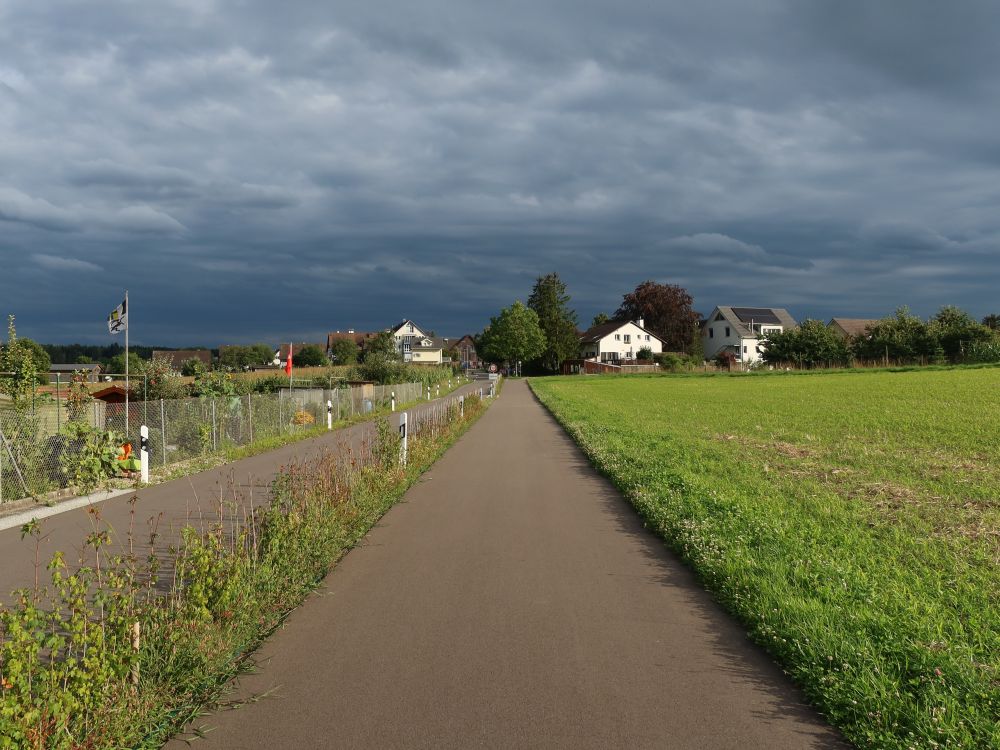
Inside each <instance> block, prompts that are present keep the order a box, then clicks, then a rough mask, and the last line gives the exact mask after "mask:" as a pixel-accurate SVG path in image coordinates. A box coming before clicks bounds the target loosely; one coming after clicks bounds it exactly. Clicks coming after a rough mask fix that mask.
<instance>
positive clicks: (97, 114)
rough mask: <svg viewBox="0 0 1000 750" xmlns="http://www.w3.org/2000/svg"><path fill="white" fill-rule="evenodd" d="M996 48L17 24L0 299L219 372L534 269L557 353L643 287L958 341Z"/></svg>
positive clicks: (847, 6) (897, 7)
mask: <svg viewBox="0 0 1000 750" xmlns="http://www.w3.org/2000/svg"><path fill="white" fill-rule="evenodd" d="M997 28H1000V7H998V6H997V5H996V4H995V3H992V2H986V1H983V2H975V1H973V0H960V2H957V3H950V4H940V3H934V2H931V1H930V0H916V1H915V2H914V1H909V0H907V1H906V2H904V1H903V0H894V1H887V2H881V3H876V4H872V3H866V2H862V1H861V0H849V1H848V2H834V0H824V1H823V2H818V3H798V2H792V0H765V1H764V2H758V3H753V4H749V5H748V4H746V3H743V2H737V1H736V0H727V1H725V2H720V3H715V4H712V5H711V6H707V7H704V8H702V7H700V6H699V7H698V8H695V7H694V6H693V5H691V4H682V3H676V4H666V3H660V4H649V3H639V2H631V1H626V2H622V3H616V4H615V5H614V6H613V7H612V6H610V5H608V4H607V3H599V2H596V1H595V0H574V1H573V2H570V0H549V1H548V2H545V3H537V2H530V3H529V2H526V1H524V0H522V1H519V2H513V3H507V4H503V5H494V6H483V5H481V4H480V5H476V4H468V3H458V2H455V0H430V2H428V3H422V4H420V5H419V6H415V5H413V4H407V3H402V2H395V0H390V2H389V3H388V4H386V3H382V4H379V5H377V6H373V5H372V4H371V3H363V2H360V1H359V0H352V1H349V2H345V3H337V4H336V5H335V6H334V5H329V4H321V3H315V2H305V1H302V2H290V3H281V4H274V3H264V2H250V3H246V2H239V3H237V2H235V0H213V2H191V1H190V0H178V1H176V2H164V3H159V4H157V5H156V7H155V8H154V7H153V6H148V7H147V6H144V5H142V4H135V3H127V2H124V0H113V1H112V2H107V3H101V4H99V5H97V6H94V5H89V6H82V5H80V4H78V3H71V2H69V0H61V1H57V2H52V3H31V2H28V1H27V0H14V1H13V2H8V3H5V4H3V5H2V6H0V134H2V136H3V137H2V138H0V164H3V170H2V171H0V259H3V260H4V261H5V265H4V268H5V272H4V273H3V274H0V299H2V300H4V301H5V302H6V303H7V305H6V307H7V308H8V309H9V310H10V311H11V312H15V313H17V314H18V316H19V320H20V322H21V325H22V326H23V327H24V328H25V330H26V333H27V335H35V336H36V337H38V338H42V339H44V340H50V341H66V340H69V339H77V338H78V339H81V340H103V337H104V332H103V330H102V327H103V323H102V321H103V319H104V316H105V315H106V313H107V310H106V309H105V308H108V306H109V305H113V304H115V300H116V299H117V297H118V295H119V294H120V290H121V288H122V287H125V286H128V288H129V289H130V297H131V299H133V304H134V307H135V313H136V315H135V332H136V336H137V337H138V338H137V340H140V341H149V342H159V343H163V344H171V343H176V344H184V343H192V344H194V343H206V344H212V345H218V344H219V343H222V342H224V341H227V340H233V341H237V340H244V341H245V340H256V339H259V338H265V339H267V338H275V340H277V339H285V338H289V337H292V338H297V337H309V336H316V335H319V334H321V333H322V332H323V331H324V330H326V329H327V328H330V329H336V328H341V329H343V328H346V327H355V328H368V327H376V326H383V325H387V324H388V323H390V322H392V320H394V319H397V318H400V317H404V316H405V317H414V318H416V319H418V320H419V321H421V323H422V324H423V325H426V326H428V327H432V328H435V329H436V330H438V331H439V332H443V333H453V334H460V333H464V332H466V331H468V330H473V329H477V328H479V327H481V326H482V324H483V323H484V322H485V321H486V320H487V319H488V317H489V315H490V314H493V313H495V311H496V309H497V308H498V307H499V306H500V305H503V304H507V303H509V302H510V300H511V299H513V298H514V297H521V298H524V297H526V296H527V294H528V292H529V290H530V286H531V283H532V281H533V279H534V277H535V276H537V275H539V274H542V273H547V272H549V271H551V270H556V271H558V272H559V273H560V274H561V275H562V276H563V277H564V278H565V279H566V280H567V281H568V282H569V284H570V291H571V293H572V294H573V297H574V301H575V303H576V304H577V306H578V307H579V310H580V315H581V318H582V319H584V320H587V319H589V318H590V316H591V315H593V313H594V312H596V311H598V310H606V311H610V310H613V309H614V308H615V307H616V306H617V304H618V302H619V301H620V299H621V295H622V294H623V293H625V292H627V291H628V290H629V289H631V288H633V287H634V286H635V285H636V284H637V283H638V282H640V281H642V280H644V279H647V278H653V279H658V280H662V281H670V282H672V283H682V284H684V285H685V286H687V287H688V288H689V289H690V290H691V291H692V293H693V294H694V296H695V299H696V304H697V306H698V307H699V308H701V309H703V310H706V311H707V310H710V309H711V308H712V307H713V306H714V305H716V304H725V303H727V302H728V303H735V304H781V305H785V306H789V307H790V308H792V311H793V312H794V313H795V314H797V315H799V316H802V317H804V316H806V315H814V316H817V317H826V316H829V315H833V314H840V315H858V316H867V315H878V314H884V313H886V312H889V311H891V309H892V308H894V307H895V306H896V305H899V304H904V303H905V304H909V305H910V306H911V307H912V308H914V309H915V310H917V311H919V312H922V313H925V314H926V313H930V312H932V311H933V310H934V309H935V308H936V307H938V306H940V305H942V304H948V303H957V304H961V305H963V306H965V307H967V308H968V309H969V310H970V311H972V312H973V313H974V314H977V315H982V314H985V313H987V312H992V311H995V309H994V307H995V302H994V300H995V298H996V297H995V291H994V290H995V288H996V284H997V282H998V281H1000V263H998V262H997V250H998V249H1000V217H998V215H997V213H996V210H995V209H996V205H997V204H998V202H1000V179H998V177H1000V174H998V171H1000V136H998V135H997V134H996V133H995V132H994V131H995V130H996V129H995V128H992V127H990V125H991V124H992V123H993V122H996V121H998V119H1000V117H998V116H1000V96H998V94H1000V73H998V72H997V71H1000V44H997V41H998V40H997V32H996V29H997ZM43 258H48V259H50V260H40V259H43ZM74 261H76V262H78V263H79V264H82V265H77V266H75V268H74V266H73V265H72V263H73V262H74ZM60 262H63V263H62V265H61V266H60ZM90 266H95V267H99V268H101V269H103V271H104V273H101V274H98V273H94V272H90V273H85V274H82V275H81V276H80V278H79V283H75V284H72V285H70V286H69V287H67V284H66V283H65V282H66V278H65V271H70V272H72V271H74V270H75V271H79V272H82V271H85V270H91V271H92V270H93V269H90ZM74 278H75V277H74ZM84 282H85V283H84ZM87 316H90V317H91V318H93V321H94V322H93V324H92V325H88V324H87V323H85V322H79V323H77V322H75V321H79V320H81V319H85V318H87ZM67 321H72V322H67Z"/></svg>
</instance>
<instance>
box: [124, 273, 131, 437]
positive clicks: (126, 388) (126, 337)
mask: <svg viewBox="0 0 1000 750" xmlns="http://www.w3.org/2000/svg"><path fill="white" fill-rule="evenodd" d="M130 312H131V310H129V309H128V289H126V290H125V442H126V443H127V442H128V427H129V424H128V422H129V419H128V315H129V313H130Z"/></svg>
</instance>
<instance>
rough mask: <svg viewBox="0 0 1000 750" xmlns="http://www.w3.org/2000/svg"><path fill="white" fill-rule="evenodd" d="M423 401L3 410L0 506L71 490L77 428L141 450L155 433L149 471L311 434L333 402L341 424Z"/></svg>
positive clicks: (287, 392) (414, 388) (245, 401)
mask: <svg viewBox="0 0 1000 750" xmlns="http://www.w3.org/2000/svg"><path fill="white" fill-rule="evenodd" d="M393 394H395V398H396V402H397V404H403V403H406V402H409V401H415V400H418V399H420V398H423V397H424V396H425V395H426V392H425V391H424V389H423V386H422V385H421V384H420V383H402V384H397V385H386V386H380V385H372V384H364V385H359V386H352V387H345V388H334V389H327V388H301V389H300V388H295V389H283V390H280V391H278V392H277V393H267V394H248V395H244V396H230V397H225V396H219V397H215V398H210V397H201V398H185V399H164V400H158V401H132V402H130V403H129V404H128V410H127V411H126V408H125V404H124V403H106V402H104V401H99V400H94V401H91V402H89V403H87V404H85V405H83V406H80V407H77V408H76V409H75V410H74V409H73V408H72V407H71V406H70V405H69V404H67V403H65V402H61V401H59V400H54V401H53V400H49V401H40V402H34V403H32V404H31V406H30V407H29V408H27V409H21V410H14V409H12V408H9V406H8V405H6V404H4V403H3V402H0V503H5V502H10V501H13V500H18V499H22V498H25V497H38V496H40V495H44V494H46V493H48V492H51V491H53V490H58V489H62V488H65V487H66V486H67V485H68V484H69V483H70V477H68V476H67V474H66V472H65V471H64V468H65V466H66V465H68V464H69V463H71V460H70V459H72V455H69V454H71V453H72V452H73V451H80V450H81V446H80V441H79V440H75V441H74V440H71V439H69V438H68V437H67V436H66V435H65V434H64V433H65V428H66V425H67V424H68V423H69V422H72V421H74V420H75V421H78V422H84V423H86V424H88V425H90V426H91V427H95V428H97V429H98V430H101V431H106V430H114V431H116V432H118V433H120V434H122V435H124V436H125V441H126V442H129V443H131V444H132V446H133V447H134V448H135V449H136V450H138V447H139V430H140V428H141V426H142V425H146V427H148V428H149V451H150V466H151V467H154V468H155V467H158V466H167V465H169V464H173V463H177V462H179V461H185V460H188V459H192V458H196V457H198V456H205V455H210V454H213V453H218V452H220V451H223V450H225V449H227V448H233V447H239V446H245V445H250V444H253V443H256V442H259V441H261V440H266V439H268V438H273V437H276V436H280V435H289V434H293V433H295V432H303V431H308V430H310V429H312V428H314V427H317V426H321V425H324V424H325V423H326V414H327V402H328V401H329V402H330V404H331V408H332V413H333V418H334V419H335V420H340V419H344V418H350V417H353V416H356V415H363V414H367V413H371V412H373V411H375V410H376V409H380V408H387V407H389V404H390V401H391V399H392V397H393Z"/></svg>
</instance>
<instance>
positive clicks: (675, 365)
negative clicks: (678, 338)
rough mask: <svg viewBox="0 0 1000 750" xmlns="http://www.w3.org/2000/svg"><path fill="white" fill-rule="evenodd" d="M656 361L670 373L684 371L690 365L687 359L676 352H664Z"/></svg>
mask: <svg viewBox="0 0 1000 750" xmlns="http://www.w3.org/2000/svg"><path fill="white" fill-rule="evenodd" d="M655 360H656V363H657V364H658V365H659V366H660V368H661V369H664V370H669V371H670V372H677V371H678V370H682V369H684V367H685V365H687V363H688V359H687V357H683V356H681V355H680V354H675V353H674V352H663V353H662V354H658V355H656V357H655Z"/></svg>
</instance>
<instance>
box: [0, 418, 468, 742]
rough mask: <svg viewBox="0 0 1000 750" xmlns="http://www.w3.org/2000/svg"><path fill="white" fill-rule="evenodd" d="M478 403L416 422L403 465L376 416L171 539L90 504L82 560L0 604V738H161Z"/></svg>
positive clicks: (57, 563) (203, 512)
mask: <svg viewBox="0 0 1000 750" xmlns="http://www.w3.org/2000/svg"><path fill="white" fill-rule="evenodd" d="M483 408H484V405H483V404H482V403H481V402H480V401H479V400H478V399H476V398H466V399H465V409H464V416H462V415H460V414H459V411H458V407H457V406H456V405H454V404H452V405H448V406H441V407H439V408H438V409H437V410H436V411H435V412H434V414H433V415H432V416H430V417H424V418H423V419H421V420H419V421H417V422H416V423H415V425H414V430H413V432H411V436H410V440H409V450H408V457H409V462H408V465H407V466H406V467H403V466H401V465H400V463H399V438H398V436H397V435H396V433H395V431H394V430H391V429H390V427H389V425H388V423H387V422H385V421H381V422H380V423H379V430H378V434H377V436H376V437H375V438H374V439H373V440H371V441H370V442H368V443H367V444H365V445H364V446H362V448H361V449H360V452H359V453H341V454H337V455H333V454H330V455H327V456H325V457H324V458H323V459H322V460H320V461H318V462H317V463H315V464H311V465H306V466H289V467H288V468H287V469H286V470H284V471H283V472H282V473H281V475H280V476H279V478H278V479H277V480H276V482H275V484H274V487H273V489H272V492H271V496H270V499H269V500H267V501H265V499H264V498H260V497H257V498H255V497H253V496H238V495H235V494H234V496H233V497H231V498H229V499H228V500H220V501H218V502H217V503H216V504H215V505H214V507H212V508H204V509H201V508H199V509H198V510H197V511H194V512H192V514H191V518H190V523H189V524H188V525H186V526H185V528H184V530H183V532H182V534H181V537H180V539H167V540H165V539H162V538H161V536H160V533H159V530H158V529H157V527H156V524H155V523H154V524H153V525H152V526H151V530H150V532H149V534H148V535H142V536H140V535H139V534H138V533H137V532H136V526H137V524H136V521H137V520H138V519H137V518H136V516H135V514H136V511H135V498H133V523H132V524H131V525H130V528H129V529H128V530H127V531H125V530H115V529H111V528H109V527H107V525H106V524H104V523H103V522H102V521H101V519H100V515H99V513H98V512H97V511H96V510H95V511H93V533H91V534H90V535H89V536H88V537H87V539H86V540H85V544H84V552H83V554H82V555H81V557H80V559H79V560H77V561H76V562H75V564H74V565H72V566H71V565H70V564H69V561H68V560H67V557H66V555H64V554H63V553H58V554H57V555H55V556H54V557H53V559H52V560H51V562H50V563H49V564H48V566H47V568H46V569H44V570H43V569H41V568H39V573H38V578H37V580H36V583H35V585H34V587H32V588H29V589H24V590H21V591H18V592H16V593H15V595H14V600H13V602H12V603H11V604H10V606H8V607H7V608H5V609H3V610H2V611H0V701H2V702H0V747H3V748H91V747H93V748H97V747H102V748H103V747H150V748H151V747H159V746H160V745H161V744H162V743H163V741H164V740H165V739H166V738H168V737H169V736H170V735H171V734H172V733H173V732H174V731H176V730H177V729H179V728H180V727H181V726H183V725H184V724H185V723H186V721H188V720H189V719H190V718H191V717H193V716H194V715H196V714H197V713H198V712H199V711H200V710H202V708H203V707H204V706H205V705H207V704H211V703H212V702H213V701H214V700H216V699H218V697H219V696H220V695H221V694H222V692H223V689H224V685H225V684H226V683H227V681H228V680H229V679H230V678H231V677H233V676H235V675H236V674H238V673H239V672H240V671H241V670H242V669H245V668H246V667H247V665H248V663H249V662H250V661H251V660H252V653H253V651H254V649H255V648H256V647H257V645H258V644H259V643H260V642H261V640H262V639H264V638H265V637H266V636H267V635H268V634H269V633H270V632H271V631H272V630H273V629H274V628H275V627H277V626H278V625H279V624H280V623H281V622H282V620H283V619H284V617H285V616H286V615H287V613H288V612H289V611H290V610H291V609H292V608H294V607H295V606H297V605H298V604H299V603H300V602H301V601H302V600H303V599H304V598H305V597H306V596H307V595H308V593H309V592H310V591H311V590H312V589H313V588H314V587H315V586H316V585H317V584H318V582H319V581H320V580H321V579H322V578H323V577H324V576H325V575H326V573H327V572H328V571H329V569H330V567H331V565H333V564H334V563H335V562H336V561H337V560H338V559H339V558H340V557H341V556H342V555H343V554H344V553H345V552H346V551H347V550H348V549H350V547H351V546H352V545H354V544H355V543H356V542H357V541H358V540H359V539H360V538H361V537H362V536H363V535H364V534H365V533H366V532H367V531H368V529H369V528H370V527H371V526H372V525H373V524H374V523H375V522H376V521H377V520H378V519H379V518H380V517H381V516H382V514H383V513H385V512H386V510H388V509H389V508H390V507H391V506H392V504H393V503H394V502H395V501H396V500H397V499H398V498H399V497H400V496H401V495H402V493H403V492H404V491H405V490H406V488H407V487H408V486H409V485H410V484H411V483H412V482H413V481H414V480H415V479H416V478H417V476H419V474H420V473H421V472H423V471H424V470H425V469H426V468H427V467H429V466H430V464H431V463H432V462H433V461H434V460H435V459H436V458H437V456H438V455H440V453H441V452H442V451H443V450H445V449H446V447H447V446H448V445H449V444H450V443H451V442H452V441H454V440H455V439H456V438H457V437H458V436H459V435H460V434H461V433H462V432H463V431H464V430H465V429H466V428H467V427H468V426H469V425H470V424H471V423H472V422H473V421H474V420H475V419H477V418H478V416H479V415H480V413H481V412H482V410H483ZM22 532H23V534H24V535H30V536H35V537H40V536H41V535H43V534H44V529H43V528H42V527H41V526H40V525H39V524H37V523H32V524H28V525H27V526H26V527H25V528H24V529H23V530H22ZM46 579H47V581H48V583H46V582H45V580H46Z"/></svg>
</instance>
